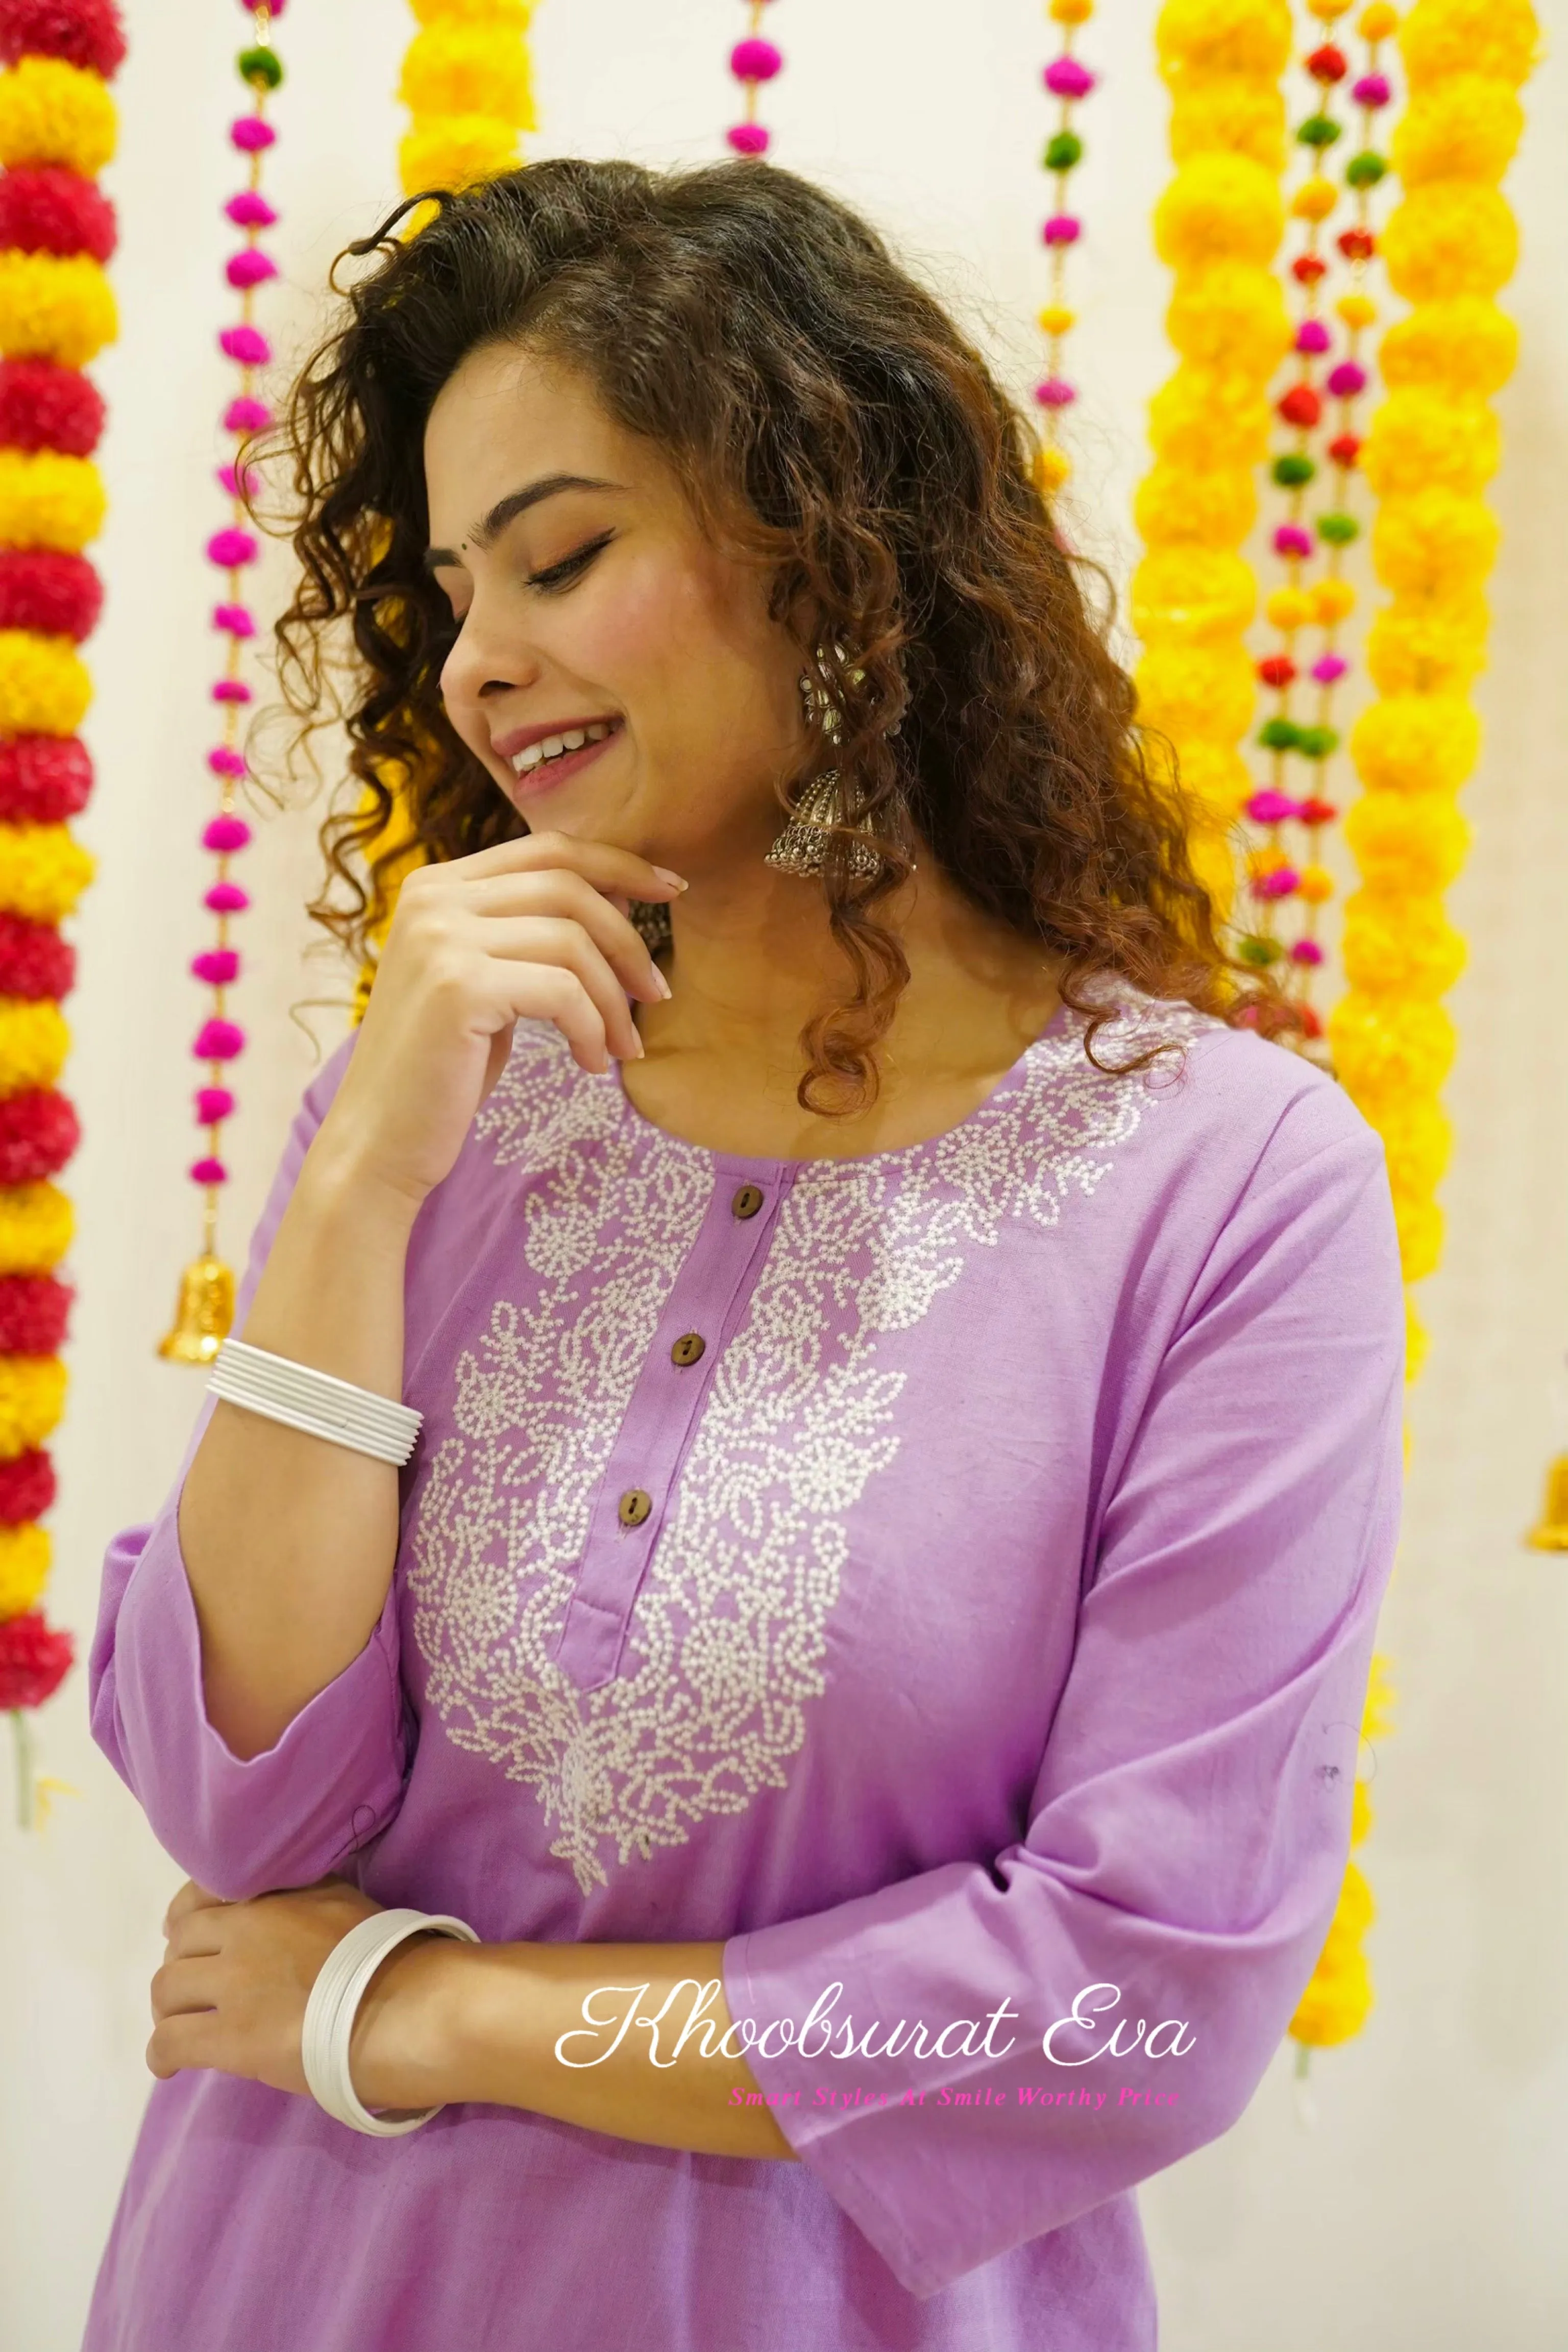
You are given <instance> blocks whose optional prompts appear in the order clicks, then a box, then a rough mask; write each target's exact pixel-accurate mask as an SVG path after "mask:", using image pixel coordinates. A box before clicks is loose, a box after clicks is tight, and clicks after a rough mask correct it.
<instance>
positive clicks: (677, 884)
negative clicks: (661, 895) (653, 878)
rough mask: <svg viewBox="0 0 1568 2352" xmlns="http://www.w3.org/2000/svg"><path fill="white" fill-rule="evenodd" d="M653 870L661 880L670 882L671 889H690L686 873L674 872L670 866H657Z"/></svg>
mask: <svg viewBox="0 0 1568 2352" xmlns="http://www.w3.org/2000/svg"><path fill="white" fill-rule="evenodd" d="M653 870H654V872H655V873H656V874H657V875H658V878H659V880H660V881H661V882H668V884H669V886H670V887H671V889H674V890H689V888H690V887H691V885H690V884H689V882H688V881H687V879H686V877H685V876H684V874H672V873H671V872H670V870H669V868H668V866H655V867H654V869H653Z"/></svg>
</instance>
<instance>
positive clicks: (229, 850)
mask: <svg viewBox="0 0 1568 2352" xmlns="http://www.w3.org/2000/svg"><path fill="white" fill-rule="evenodd" d="M241 5H247V0H241ZM284 5H285V0H270V5H268V0H257V5H254V6H248V5H247V14H248V15H249V16H250V17H251V20H252V21H251V39H250V42H249V44H248V46H247V47H245V48H243V49H241V51H240V52H239V55H238V57H237V58H236V59H235V68H236V70H237V73H238V75H239V78H240V80H241V82H242V83H243V84H244V85H245V87H246V89H247V91H248V92H249V95H250V101H251V103H250V109H249V111H248V112H247V113H244V114H241V115H239V116H237V118H236V120H235V121H233V122H232V123H231V124H230V125H229V134H228V135H229V142H230V144H231V145H232V146H233V147H234V148H235V150H236V152H237V153H238V154H239V155H240V156H241V157H242V158H243V159H244V161H245V163H247V166H248V169H247V176H246V184H245V186H244V187H243V188H241V189H239V190H238V191H237V193H236V194H234V195H232V196H230V198H229V199H228V201H227V203H226V205H225V206H224V214H225V217H226V219H227V220H228V221H229V222H230V223H231V224H232V226H234V227H235V228H237V230H238V231H239V232H240V234H241V236H242V237H243V239H244V242H243V244H241V245H240V246H239V247H238V248H237V251H235V252H233V253H231V254H230V256H229V257H228V260H227V262H226V264H225V268H224V276H225V278H226V281H227V283H228V285H229V286H230V287H231V288H232V289H233V290H234V292H235V293H236V294H237V296H238V298H239V300H238V316H237V318H236V319H235V320H234V321H233V323H232V324H231V325H229V326H226V327H225V328H223V329H222V330H221V331H220V332H219V335H218V348H219V350H220V351H221V352H223V355H224V357H225V358H226V359H227V360H229V361H231V362H233V364H234V366H235V368H236V369H237V372H238V373H237V388H236V390H235V392H234V394H233V396H232V397H231V398H230V400H229V401H228V403H227V404H226V407H225V409H224V413H223V425H224V429H225V431H226V432H227V433H229V434H231V435H232V436H234V450H233V453H232V455H231V456H230V457H229V459H228V461H227V463H226V464H224V465H222V466H220V467H218V469H217V480H218V488H220V490H221V491H222V492H223V494H224V496H225V498H226V500H227V502H228V506H229V516H228V520H227V521H226V523H225V524H224V525H223V527H222V528H221V530H216V531H214V533H213V535H212V537H211V538H210V539H209V540H208V541H207V543H206V558H207V562H209V563H210V564H211V565H212V566H213V567H214V569H215V571H216V572H217V573H218V574H219V575H220V578H221V582H222V587H221V592H220V594H219V598H218V601H217V603H216V604H215V605H214V607H213V615H212V625H213V627H214V629H215V630H216V632H217V634H218V636H219V638H220V639H221V641H222V643H223V645H224V646H225V648H226V658H225V661H224V667H223V672H222V675H221V676H220V677H217V678H216V679H215V680H214V682H213V686H212V689H211V698H212V701H213V703H214V704H215V705H216V709H217V713H218V716H219V719H220V721H221V740H219V741H218V742H216V743H215V744H214V745H213V747H212V749H211V751H208V753H207V760H206V763H207V769H208V772H209V773H210V774H211V775H212V776H213V778H214V780H215V781H216V786H217V806H216V809H215V810H214V812H213V814H212V815H211V816H210V817H209V818H208V820H207V822H206V824H205V826H204V828H203V831H202V846H203V848H204V849H205V850H206V851H207V853H208V855H209V856H211V857H212V859H213V873H212V879H211V882H210V884H209V885H208V887H207V889H206V892H205V896H204V898H203V901H202V903H203V905H204V907H205V909H206V911H207V913H208V914H209V915H210V916H211V918H212V922H213V935H212V939H211V941H210V943H209V944H208V945H207V946H206V947H205V948H203V949H202V950H200V952H199V953H198V954H197V955H195V957H194V958H193V959H192V962H191V976H192V978H193V979H195V981H197V982H200V984H201V986H202V987H203V988H204V989H205V990H206V991H208V992H209V994H208V1003H207V1007H206V1011H205V1016H204V1018H203V1020H202V1022H201V1024H200V1027H199V1028H198V1029H197V1032H196V1035H195V1041H194V1043H193V1045H192V1046H191V1052H192V1054H193V1055H194V1056H195V1059H196V1060H197V1061H198V1062H201V1063H205V1076H204V1079H203V1082H202V1084H201V1085H200V1086H199V1087H197V1088H196V1091H195V1118H196V1125H197V1127H198V1128H199V1129H205V1143H204V1147H203V1149H202V1150H200V1152H199V1153H198V1155H197V1157H196V1158H195V1160H193V1161H192V1163H191V1167H190V1179H191V1181H192V1183H193V1184H195V1185H197V1186H199V1188H200V1190H201V1194H202V1245H201V1250H200V1253H199V1255H197V1256H196V1257H195V1258H194V1259H193V1260H192V1262H191V1264H190V1265H187V1266H186V1268H185V1270H184V1274H183V1275H182V1276H181V1277H180V1295H179V1303H178V1306H177V1307H176V1310H175V1315H174V1325H173V1328H171V1329H170V1330H169V1331H168V1332H167V1333H166V1334H165V1336H164V1338H163V1339H162V1340H160V1342H159V1345H158V1353H159V1354H160V1355H161V1356H162V1357H163V1358H164V1360H166V1361H167V1362H170V1363H175V1364H210V1363H211V1362H212V1361H213V1359H214V1358H215V1357H216V1354H217V1351H218V1349H219V1348H220V1347H221V1346H222V1344H223V1341H224V1339H225V1338H226V1336H227V1332H228V1328H229V1326H230V1324H231V1323H232V1322H233V1320H234V1274H233V1270H232V1269H231V1268H230V1266H229V1265H227V1264H226V1262H225V1260H224V1259H223V1258H222V1257H221V1256H220V1255H219V1253H218V1247H217V1225H218V1204H219V1202H220V1199H221V1197H222V1192H223V1187H224V1186H225V1185H226V1183H227V1181H228V1167H227V1163H226V1160H225V1159H224V1157H223V1131H224V1129H225V1127H226V1124H227V1122H228V1121H229V1120H230V1119H231V1118H233V1117H234V1114H235V1111H236V1109H237V1103H236V1100H235V1096H234V1092H233V1077H234V1065H235V1063H236V1062H237V1059H238V1057H239V1055H241V1054H242V1053H243V1052H244V1051H245V1032H244V1030H243V1029H242V1028H241V1027H240V1025H239V1024H238V1022H237V1021H236V1020H235V1019H234V1018H233V1015H232V1012H231V1008H230V1004H229V993H230V991H231V990H232V989H233V987H234V985H235V983H236V982H237V980H238V978H239V971H240V962H239V951H238V950H237V948H236V947H235V945H234V943H233V926H234V923H235V920H236V919H237V917H238V916H240V915H243V914H244V913H245V911H246V909H247V908H248V906H249V904H250V899H249V896H248V893H247V891H246V889H245V887H244V886H243V885H242V884H241V883H240V882H239V881H238V880H237V878H236V876H235V872H234V861H235V859H236V858H237V857H238V856H240V855H241V853H242V852H243V851H244V850H245V849H246V848H247V846H248V845H249V842H250V827H249V825H248V824H247V823H246V821H245V819H244V817H243V816H241V815H240V814H239V811H238V809H237V807H236V805H235V799H236V793H237V788H238V786H239V784H240V783H241V782H242V781H243V779H244V776H245V772H246V763H245V754H244V752H243V751H241V750H240V748H239V736H240V730H241V725H242V722H243V719H244V716H245V712H246V709H247V705H248V704H249V702H250V701H251V698H252V696H251V689H250V687H249V686H248V684H247V681H246V679H245V677H244V675H243V671H244V664H245V648H246V646H247V644H248V642H249V640H250V639H251V638H252V637H253V636H254V635H256V618H255V615H254V614H253V613H252V612H251V609H250V606H249V604H247V601H246V585H245V582H246V574H247V571H248V570H249V568H250V566H251V565H252V564H254V563H255V562H256V561H257V559H258V556H259V554H260V552H261V549H260V543H259V541H258V539H257V537H256V535H255V533H254V531H252V530H251V529H250V528H249V515H248V512H247V506H246V493H247V488H253V487H254V484H253V482H252V481H251V480H249V478H247V474H246V472H245V471H244V469H243V467H242V463H241V459H240V457H239V450H240V447H241V445H242V444H243V442H244V440H245V437H246V436H247V434H251V433H256V432H258V431H259V430H260V429H261V427H262V426H263V425H267V424H268V423H269V422H270V421H271V412H270V410H269V409H268V406H267V404H266V402H265V401H264V400H263V399H262V398H261V397H260V395H259V390H258V371H259V370H260V369H262V368H264V367H266V366H267V364H268V362H269V361H270V359H271V357H272V347H271V345H270V344H269V343H268V340H267V337H266V335H265V334H264V333H263V332H262V331H261V329H260V328H259V327H258V325H257V323H256V316H255V311H256V298H257V294H258V289H260V288H261V287H263V286H265V285H266V284H267V283H268V280H269V279H271V278H276V277H277V275H278V266H277V264H276V262H275V261H274V260H273V259H272V257H271V256H270V254H268V252H267V251H266V249H265V248H264V247H263V245H262V243H261V238H262V236H263V234H264V232H265V231H266V230H268V229H269V228H271V227H273V226H275V224H276V222H277V219H278V215H277V214H276V213H275V212H274V210H273V208H272V206H271V205H270V204H268V200H267V198H266V196H265V194H263V193H262V180H263V176H264V164H265V160H266V157H267V155H268V152H269V151H270V149H271V148H272V146H273V144H274V142H275V141H276V139H277V135H278V134H277V132H276V131H275V130H274V128H273V125H272V124H271V123H270V122H269V121H268V117H267V101H268V98H269V97H270V96H271V95H272V93H273V91H274V90H276V89H278V88H279V84H280V83H281V81H282V79H283V67H282V63H281V61H280V59H279V55H278V52H277V50H276V49H275V48H274V47H273V45H272V21H273V19H274V18H275V17H277V16H281V15H282V13H283V7H284Z"/></svg>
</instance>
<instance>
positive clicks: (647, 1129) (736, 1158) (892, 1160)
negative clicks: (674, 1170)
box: [611, 1004, 1069, 1181]
mask: <svg viewBox="0 0 1568 2352" xmlns="http://www.w3.org/2000/svg"><path fill="white" fill-rule="evenodd" d="M1068 1011H1069V1008H1068V1006H1067V1005H1066V1004H1058V1007H1057V1009H1056V1011H1055V1012H1054V1013H1052V1015H1051V1017H1050V1019H1049V1020H1048V1021H1047V1024H1046V1025H1045V1027H1044V1028H1043V1029H1042V1030H1041V1031H1040V1033H1039V1034H1038V1036H1037V1037H1033V1038H1031V1039H1030V1041H1029V1043H1028V1045H1026V1046H1025V1048H1024V1050H1023V1052H1022V1053H1021V1054H1020V1055H1019V1056H1018V1058H1017V1060H1016V1062H1015V1063H1014V1064H1013V1066H1012V1067H1011V1068H1010V1069H1007V1070H1005V1071H1004V1072H1003V1074H1002V1076H1000V1077H999V1078H998V1079H997V1081H996V1084H995V1085H994V1087H992V1089H991V1091H990V1093H989V1094H988V1095H987V1096H985V1097H984V1100H983V1101H981V1102H978V1103H976V1104H975V1106H974V1108H973V1110H972V1111H968V1112H966V1113H965V1115H964V1116H963V1118H961V1119H958V1120H956V1121H955V1122H954V1124H953V1125H952V1127H944V1128H943V1129H942V1132H941V1133H940V1134H939V1135H928V1136H923V1137H921V1139H920V1140H919V1141H918V1142H915V1143H900V1144H898V1145H895V1146H894V1148H893V1149H892V1150H889V1151H842V1152H841V1151H831V1152H818V1153H816V1155H815V1156H813V1157H812V1158H810V1159H806V1160H781V1159H774V1158H773V1157H771V1156H769V1155H763V1154H759V1153H756V1152H746V1151H716V1150H714V1149H713V1147H712V1146H711V1145H710V1144H707V1143H693V1142H692V1141H691V1139H690V1138H689V1136H685V1135H674V1134H672V1133H671V1132H670V1130H669V1129H668V1128H666V1127H660V1126H658V1123H657V1122H656V1121H655V1120H653V1119H651V1118H648V1117H647V1114H646V1113H645V1112H643V1111H640V1110H639V1109H638V1108H637V1105H636V1103H635V1102H633V1100H632V1098H631V1097H630V1095H629V1094H627V1092H626V1076H625V1065H624V1064H623V1063H622V1062H620V1061H618V1060H617V1061H614V1062H612V1065H611V1067H612V1069H613V1071H614V1073H615V1081H616V1096H617V1097H618V1098H619V1102H620V1109H621V1117H622V1118H623V1119H624V1120H625V1121H626V1124H627V1125H628V1126H629V1127H631V1128H633V1129H642V1130H643V1131H644V1133H645V1134H647V1136H649V1137H650V1138H657V1139H658V1141H659V1142H660V1143H668V1144H673V1145H674V1147H675V1148H676V1150H679V1151H689V1152H692V1153H694V1154H695V1155H696V1157H697V1158H698V1159H700V1160H705V1161H706V1162H707V1163H708V1165H709V1166H710V1167H713V1168H727V1169H734V1170H736V1171H740V1172H741V1173H742V1174H752V1175H762V1174H766V1175H768V1176H771V1177H773V1179H774V1180H775V1181H776V1180H777V1179H778V1178H779V1177H780V1176H781V1175H784V1174H794V1173H795V1171H799V1170H801V1169H804V1168H892V1167H896V1166H897V1165H898V1164H899V1163H900V1161H909V1160H918V1159H920V1158H921V1156H922V1155H923V1154H924V1153H926V1152H928V1151H935V1150H937V1149H938V1147H939V1146H940V1145H942V1144H943V1143H946V1142H947V1141H948V1140H949V1139H951V1138H952V1136H955V1135H962V1134H963V1130H964V1129H965V1128H967V1127H973V1125H974V1124H975V1122H976V1121H977V1120H979V1119H982V1118H986V1117H987V1116H988V1115H989V1114H990V1113H991V1112H992V1111H993V1110H994V1109H996V1108H998V1107H999V1106H1000V1105H1001V1104H1003V1103H1005V1101H1006V1100H1007V1099H1008V1097H1010V1096H1012V1095H1014V1094H1016V1092H1017V1090H1018V1088H1019V1087H1021V1086H1022V1085H1023V1083H1024V1076H1025V1072H1026V1069H1027V1067H1028V1065H1029V1060H1030V1057H1031V1055H1033V1054H1035V1053H1036V1052H1037V1049H1038V1048H1039V1047H1040V1046H1041V1045H1045V1044H1046V1043H1047V1041H1048V1040H1050V1039H1051V1038H1053V1037H1057V1036H1059V1035H1060V1034H1062V1031H1063V1029H1064V1028H1065V1025H1066V1023H1067V1018H1068Z"/></svg>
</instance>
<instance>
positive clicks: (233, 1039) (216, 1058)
mask: <svg viewBox="0 0 1568 2352" xmlns="http://www.w3.org/2000/svg"><path fill="white" fill-rule="evenodd" d="M191 1051H192V1053H193V1054H194V1055H195V1058H196V1060H197V1061H198V1062H232V1061H233V1060H234V1058H235V1056H236V1055H237V1054H243V1053H244V1051H245V1032H244V1030H243V1029H242V1028H241V1027H240V1025H239V1024H238V1022H237V1021H204V1022H203V1023H202V1025H201V1027H200V1028H199V1029H198V1030H197V1032H196V1039H195V1045H193V1046H192V1047H191Z"/></svg>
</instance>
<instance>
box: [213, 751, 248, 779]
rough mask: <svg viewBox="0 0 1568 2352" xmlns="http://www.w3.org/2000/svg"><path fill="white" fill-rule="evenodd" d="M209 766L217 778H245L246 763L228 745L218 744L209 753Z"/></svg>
mask: <svg viewBox="0 0 1568 2352" xmlns="http://www.w3.org/2000/svg"><path fill="white" fill-rule="evenodd" d="M207 765H208V767H209V768H210V769H211V770H212V772H213V773H214V775H215V776H243V775H244V773H245V761H243V760H242V759H241V757H240V755H239V753H238V752H237V751H230V750H229V748H228V745H227V744H226V743H216V744H215V745H214V746H213V748H212V750H211V751H209V752H208V753H207Z"/></svg>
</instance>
